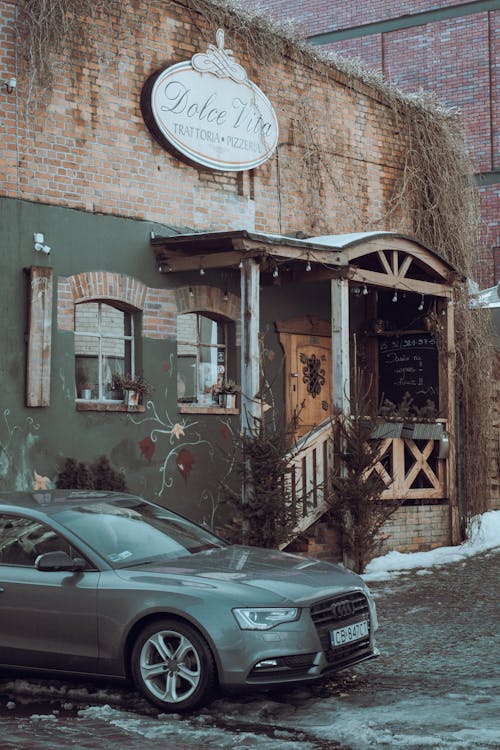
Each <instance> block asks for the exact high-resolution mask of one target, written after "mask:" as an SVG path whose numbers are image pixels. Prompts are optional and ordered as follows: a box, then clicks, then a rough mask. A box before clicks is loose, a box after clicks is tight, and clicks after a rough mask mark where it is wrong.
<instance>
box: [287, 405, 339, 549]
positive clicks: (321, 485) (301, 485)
mask: <svg viewBox="0 0 500 750" xmlns="http://www.w3.org/2000/svg"><path fill="white" fill-rule="evenodd" d="M288 458H289V466H290V471H289V473H288V474H287V476H286V477H285V478H284V481H285V483H286V485H287V493H286V494H287V497H288V498H289V502H290V512H291V516H292V523H293V531H294V535H298V534H300V533H301V532H302V531H305V530H306V529H307V528H309V526H311V525H312V524H313V523H314V522H315V521H316V520H317V519H318V518H320V516H321V515H322V514H323V513H324V512H325V510H326V509H327V507H328V505H327V502H326V492H327V491H328V485H329V475H330V472H331V469H332V465H333V435H332V424H331V421H330V419H328V420H326V421H325V422H323V423H322V424H320V425H318V427H316V428H315V429H314V430H312V432H310V433H308V434H307V435H305V436H304V437H303V438H301V439H300V440H299V441H298V442H297V443H295V444H294V446H293V448H292V449H291V450H290V452H289V454H288ZM281 546H282V547H284V546H286V545H284V544H283V545H281Z"/></svg>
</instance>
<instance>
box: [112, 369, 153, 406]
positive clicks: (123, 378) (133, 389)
mask: <svg viewBox="0 0 500 750" xmlns="http://www.w3.org/2000/svg"><path fill="white" fill-rule="evenodd" d="M113 385H114V387H115V388H116V389H118V388H121V390H122V391H123V401H124V403H125V405H126V406H127V407H128V408H129V409H130V408H134V407H136V406H139V404H140V403H141V401H142V398H143V396H145V395H147V394H148V393H149V392H150V390H151V387H150V386H149V384H148V383H146V381H145V380H144V378H143V377H142V375H130V373H126V374H125V375H114V376H113Z"/></svg>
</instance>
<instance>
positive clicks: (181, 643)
mask: <svg viewBox="0 0 500 750" xmlns="http://www.w3.org/2000/svg"><path fill="white" fill-rule="evenodd" d="M131 671H132V677H133V680H134V684H135V686H136V687H137V689H138V690H139V691H140V692H141V693H142V694H143V695H144V697H145V698H146V699H147V700H148V701H150V703H153V704H154V705H156V706H158V707H159V708H161V709H162V710H163V711H167V712H175V713H179V712H182V711H190V710H192V709H194V708H197V707H198V706H201V705H203V704H206V703H207V702H208V701H209V700H210V699H211V698H212V697H213V696H214V693H215V685H216V669H215V663H214V658H213V656H212V652H211V651H210V648H209V646H208V644H207V643H206V641H205V639H204V638H203V637H202V636H201V634H200V633H199V632H198V631H197V630H195V628H193V627H192V626H191V625H189V624H188V623H185V622H182V621H181V620H175V619H162V620H156V621H155V622H153V623H151V624H150V625H148V626H147V627H146V628H144V630H143V631H142V632H141V633H140V635H139V637H138V638H137V640H136V642H135V644H134V647H133V650H132V657H131Z"/></svg>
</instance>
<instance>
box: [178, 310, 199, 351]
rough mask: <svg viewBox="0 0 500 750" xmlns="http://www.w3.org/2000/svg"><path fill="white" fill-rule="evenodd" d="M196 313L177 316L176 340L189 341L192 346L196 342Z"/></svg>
mask: <svg viewBox="0 0 500 750" xmlns="http://www.w3.org/2000/svg"><path fill="white" fill-rule="evenodd" d="M197 318H198V316H197V315H196V313H187V314H186V315H178V316H177V340H178V341H182V342H183V343H187V342H190V343H192V344H193V345H194V346H196V344H197V343H198V331H197V327H196V321H197Z"/></svg>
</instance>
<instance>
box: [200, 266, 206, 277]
mask: <svg viewBox="0 0 500 750" xmlns="http://www.w3.org/2000/svg"><path fill="white" fill-rule="evenodd" d="M200 276H205V269H204V268H203V266H200Z"/></svg>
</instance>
